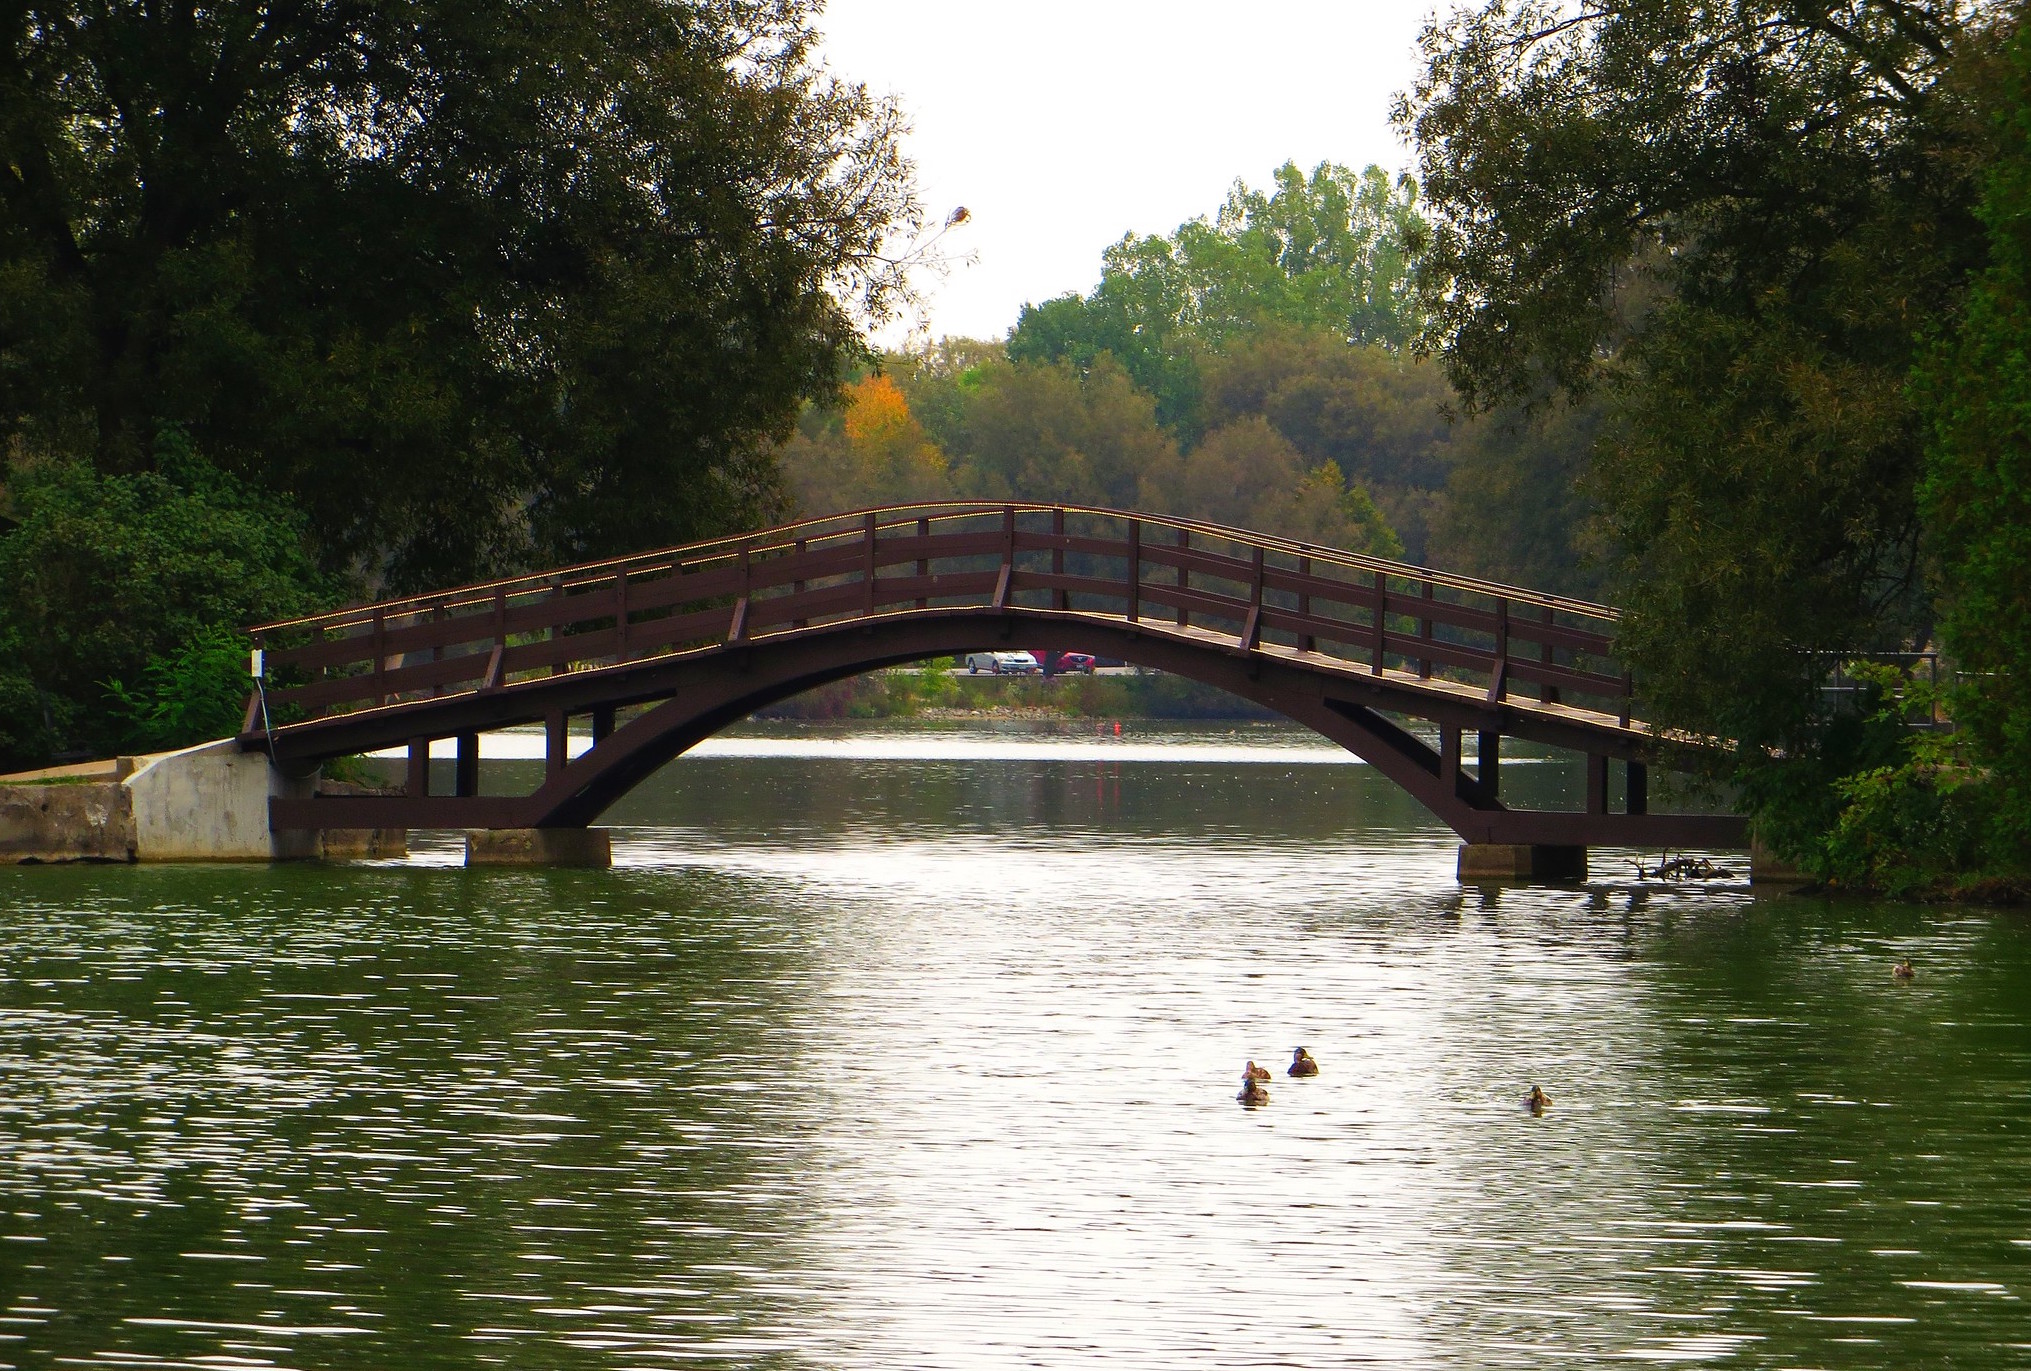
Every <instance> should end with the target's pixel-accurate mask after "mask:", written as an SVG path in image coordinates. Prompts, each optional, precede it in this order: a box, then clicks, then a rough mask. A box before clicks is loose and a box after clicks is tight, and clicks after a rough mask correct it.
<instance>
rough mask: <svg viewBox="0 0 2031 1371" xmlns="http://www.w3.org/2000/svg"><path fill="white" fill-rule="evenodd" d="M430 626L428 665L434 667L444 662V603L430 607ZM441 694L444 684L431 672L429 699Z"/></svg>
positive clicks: (440, 602)
mask: <svg viewBox="0 0 2031 1371" xmlns="http://www.w3.org/2000/svg"><path fill="white" fill-rule="evenodd" d="M430 626H431V635H430V636H431V638H432V640H433V641H432V642H431V644H430V665H431V666H433V667H434V666H436V665H437V664H438V663H439V662H442V661H443V660H444V643H443V642H442V641H441V639H442V638H443V635H444V601H442V600H439V601H438V602H437V603H436V604H434V605H432V606H431V607H430ZM443 693H444V682H442V681H440V680H438V679H437V673H436V672H435V671H433V672H431V673H430V698H431V699H433V700H434V699H436V698H437V697H438V696H440V695H442V694H443Z"/></svg>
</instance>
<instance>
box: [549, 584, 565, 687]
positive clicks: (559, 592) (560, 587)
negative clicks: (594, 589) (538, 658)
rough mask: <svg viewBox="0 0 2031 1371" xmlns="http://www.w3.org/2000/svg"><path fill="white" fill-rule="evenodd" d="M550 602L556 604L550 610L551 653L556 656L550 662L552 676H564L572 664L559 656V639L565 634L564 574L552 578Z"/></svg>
mask: <svg viewBox="0 0 2031 1371" xmlns="http://www.w3.org/2000/svg"><path fill="white" fill-rule="evenodd" d="M550 602H551V604H552V605H554V606H555V608H553V609H552V610H551V611H550V655H551V656H552V657H555V658H556V660H555V661H553V662H551V663H550V674H551V675H552V676H562V675H563V674H564V673H565V671H566V670H567V669H569V665H570V664H569V663H567V662H566V661H565V660H564V658H562V657H558V656H557V640H558V639H559V638H562V637H563V636H564V578H563V577H562V576H552V577H551V578H550Z"/></svg>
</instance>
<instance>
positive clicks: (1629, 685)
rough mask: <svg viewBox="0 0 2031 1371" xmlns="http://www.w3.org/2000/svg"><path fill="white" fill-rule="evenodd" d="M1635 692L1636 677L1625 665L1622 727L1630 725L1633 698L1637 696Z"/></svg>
mask: <svg viewBox="0 0 2031 1371" xmlns="http://www.w3.org/2000/svg"><path fill="white" fill-rule="evenodd" d="M1635 694H1636V677H1635V676H1634V675H1632V674H1631V673H1630V671H1629V669H1628V668H1627V667H1624V668H1623V669H1622V715H1621V718H1622V727H1624V728H1627V727H1629V711H1630V709H1631V708H1633V704H1632V699H1633V697H1634V696H1635Z"/></svg>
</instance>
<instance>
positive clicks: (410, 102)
mask: <svg viewBox="0 0 2031 1371" xmlns="http://www.w3.org/2000/svg"><path fill="white" fill-rule="evenodd" d="M817 9H818V3H817V0H752V2H751V3H741V4H718V5H706V4H695V3H678V4H671V3H665V0H613V3H606V4H601V5H598V6H591V7H588V6H584V5H571V4H563V3H556V2H555V0H538V3H532V4H527V5H519V6H514V7H512V9H511V10H503V8H502V7H500V6H497V5H486V4H471V3H467V0H400V2H399V3H386V4H366V5H363V4H356V3H350V0H311V2H310V3H308V4H306V5H302V6H295V7H291V8H289V9H287V10H284V11H275V10H271V9H269V8H266V7H262V6H255V5H225V6H199V7H196V8H193V7H191V6H168V7H164V6H160V5H154V4H144V3H139V0H113V3H106V4H102V3H85V2H84V0H57V2H56V3H53V4H47V5H39V6H37V7H35V8H34V9H33V10H32V11H28V10H21V11H18V12H14V13H13V15H12V17H11V18H10V19H9V20H8V31H7V33H6V35H5V42H6V44H7V50H8V59H7V61H6V62H5V63H4V64H0V193H4V198H5V203H6V205H7V213H6V214H5V215H4V216H0V443H6V442H8V441H10V440H20V441H24V442H26V444H27V445H28V446H29V447H30V448H50V449H55V450H61V451H68V452H72V453H76V454H79V455H80V456H88V458H89V461H90V464H91V465H92V466H94V467H95V468H96V469H97V470H99V471H101V472H103V473H105V474H107V475H116V476H125V475H131V474H134V473H136V472H143V471H147V470H149V469H150V468H151V466H152V454H151V451H150V444H151V441H152V435H153V433H154V432H155V429H156V427H157V424H158V422H159V421H162V420H168V421H173V422H175V423H178V424H181V425H182V426H184V427H185V428H187V429H188V430H189V432H190V433H191V434H192V435H193V437H194V438H195V439H196V441H197V443H198V446H199V447H200V448H201V449H202V450H203V451H205V452H206V453H207V454H208V455H210V456H211V457H212V458H213V459H214V460H215V461H216V462H218V463H219V465H220V466H221V467H223V468H225V469H227V470H230V471H232V472H234V473H235V474H237V475H239V476H240V477H242V478H243V479H245V480H246V481H248V482H249V483H250V484H252V485H254V486H257V487H259V488H262V489H266V490H269V491H271V492H276V493H278V494H282V495H286V496H287V497H288V498H289V499H291V500H292V501H293V502H294V503H295V504H296V505H297V506H298V507H299V508H301V509H303V510H304V511H305V512H306V514H307V515H308V518H309V530H310V533H311V535H312V537H313V540H314V546H315V549H316V551H317V554H318V556H319V557H320V559H321V561H322V564H323V565H324V566H326V567H327V568H332V569H346V570H354V569H358V568H365V569H367V571H368V572H369V573H370V578H371V579H373V580H376V581H382V582H385V583H387V584H389V585H391V586H393V587H396V588H406V587H418V586H423V585H442V584H445V583H446V582H447V581H450V580H453V579H457V578H461V577H465V576H467V575H469V574H471V573H475V572H480V571H485V570H490V569H495V568H505V567H510V566H515V565H522V564H528V563H531V562H537V563H550V562H554V561H556V560H559V559H566V558H573V557H579V556H588V555H594V554H600V553H607V552H614V551H620V550H632V549H636V548H639V547H642V546H648V545H655V544H658V543H667V542H673V541H678V540H681V539H685V538H689V537H693V536H699V535H703V534H706V533H710V532H718V531H723V530H724V529H726V528H727V527H728V526H730V525H746V524H748V523H750V522H751V521H753V520H754V519H756V518H757V517H759V516H761V515H763V514H766V513H768V512H770V511H772V510H773V509H775V508H776V507H777V505H778V504H779V503H780V500H781V494H780V491H779V490H778V488H777V486H776V483H775V477H774V469H773V465H772V463H771V461H770V451H771V449H772V448H773V447H774V445H775V444H776V442H778V441H779V440H781V439H782V438H783V437H785V436H787V434H788V432H789V430H790V428H791V426H792V424H793V422H794V420H795V418H796V415H797V413H798V408H799V405H800V403H801V402H802V400H803V399H804V398H805V397H810V396H823V395H827V394H829V393H831V391H832V390H833V388H834V387H835V385H836V384H837V380H838V378H839V376H840V375H841V373H842V371H843V370H844V367H845V364H846V363H847V362H848V361H849V360H850V359H851V358H852V357H853V356H855V355H856V354H857V353H858V352H859V350H860V349H861V347H862V344H861V342H860V340H859V335H858V332H857V328H856V324H855V317H856V314H859V315H860V316H863V317H873V318H879V317H883V316H884V315H886V314H887V313H889V312H890V311H891V310H892V307H893V306H894V304H895V302H896V300H897V298H898V295H899V293H900V292H903V291H904V290H905V288H906V287H905V281H904V278H903V276H902V274H901V268H900V266H899V264H898V261H897V259H896V257H895V255H894V254H893V253H890V252H889V251H888V250H887V248H886V244H887V242H888V240H889V239H890V238H891V236H892V235H895V234H897V233H899V232H900V233H903V234H905V235H907V234H908V233H909V232H910V231H912V230H913V229H914V228H915V226H916V224H917V220H918V211H917V206H916V203H915V201H914V198H913V194H912V192H911V190H910V187H909V166H908V164H907V162H906V161H905V160H904V159H903V158H902V156H901V154H900V152H899V150H898V137H899V134H900V116H899V115H898V113H897V112H896V110H895V108H894V107H893V105H892V104H890V103H887V102H884V101H879V100H875V99H873V98H871V97H870V96H869V95H868V94H867V92H866V91H865V89H864V88H862V87H860V86H857V85H853V84H850V83H846V82H843V81H839V80H837V79H835V78H833V77H832V76H830V75H829V74H828V73H827V72H826V71H825V69H824V68H823V67H822V66H821V65H819V64H817V63H816V62H815V61H814V60H813V57H812V45H813V43H814V41H815V33H814V31H813V28H812V24H813V21H814V19H815V15H816V12H817ZM905 256H907V254H905Z"/></svg>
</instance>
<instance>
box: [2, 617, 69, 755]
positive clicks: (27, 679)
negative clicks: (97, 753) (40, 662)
mask: <svg viewBox="0 0 2031 1371" xmlns="http://www.w3.org/2000/svg"><path fill="white" fill-rule="evenodd" d="M0 655H4V656H6V657H10V658H11V657H12V656H13V654H12V653H11V652H9V651H8V650H7V648H6V646H5V645H4V644H0ZM55 749H56V736H55V729H54V728H53V727H52V726H51V721H50V718H49V710H48V707H47V702H46V701H45V700H44V698H43V694H42V692H41V691H40V690H38V689H36V686H35V679H34V678H33V677H32V676H30V675H29V674H28V673H27V672H26V671H23V670H22V669H21V668H19V667H17V666H13V665H11V664H10V665H7V666H0V771H14V770H19V769H23V768H26V767H30V766H33V765H34V764H36V763H37V762H39V761H41V760H42V759H43V758H45V757H47V756H48V755H49V754H50V753H51V752H53V751H55Z"/></svg>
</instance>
